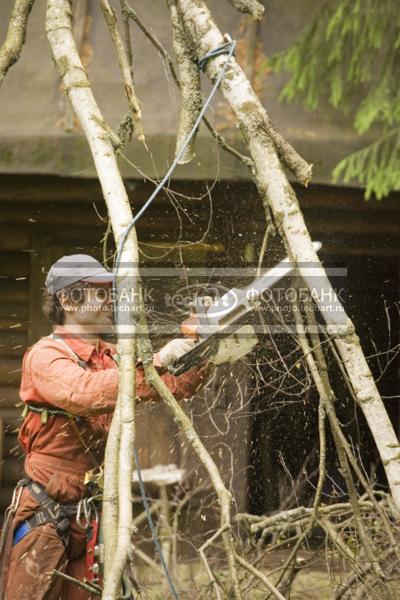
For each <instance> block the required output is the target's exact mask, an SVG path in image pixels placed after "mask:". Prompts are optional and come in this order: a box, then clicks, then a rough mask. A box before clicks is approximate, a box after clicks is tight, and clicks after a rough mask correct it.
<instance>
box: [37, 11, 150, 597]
mask: <svg viewBox="0 0 400 600" xmlns="http://www.w3.org/2000/svg"><path fill="white" fill-rule="evenodd" d="M46 31H47V36H48V39H49V42H50V45H51V49H52V53H53V58H54V62H55V66H56V68H57V70H58V72H59V74H60V76H61V78H62V81H63V84H64V90H65V93H66V94H67V95H68V98H69V100H70V102H71V104H72V107H73V109H74V111H75V113H76V115H77V117H78V119H79V122H80V123H81V126H82V129H83V131H84V133H85V135H86V137H87V140H88V142H89V145H90V149H91V151H92V155H93V160H94V163H95V166H96V170H97V174H98V177H99V181H100V184H101V187H102V190H103V196H104V200H105V202H106V205H107V209H108V213H109V215H110V219H111V225H112V228H113V233H114V237H115V241H116V244H117V246H118V244H119V241H120V239H121V236H122V235H123V233H124V230H125V228H126V227H127V225H128V224H129V222H130V221H131V219H132V211H131V207H130V204H129V200H128V196H127V194H126V190H125V187H124V184H123V181H122V178H121V175H120V172H119V169H118V165H117V161H116V157H115V150H114V147H113V137H112V132H111V131H110V130H109V128H108V126H107V124H106V123H105V121H104V118H103V116H102V114H101V111H100V109H99V107H98V106H97V104H96V101H95V99H94V96H93V94H92V92H91V89H90V84H89V81H88V78H87V75H86V71H85V69H84V68H83V66H82V63H81V60H80V58H79V54H78V51H77V48H76V45H75V41H74V39H73V35H72V27H71V7H70V3H69V1H68V0H48V5H47V20H46ZM121 262H122V263H123V265H124V267H123V268H121V269H120V270H119V271H118V289H121V287H127V288H128V289H132V288H136V286H137V285H138V281H139V279H138V246H137V239H136V232H135V230H134V229H132V230H131V232H130V235H129V236H128V238H127V240H126V243H125V245H124V249H123V251H122V254H121ZM126 265H128V266H126ZM136 297H137V293H134V295H133V298H136ZM117 322H118V314H117ZM135 333H136V328H135V327H134V326H133V325H132V331H131V335H129V336H124V337H123V336H121V335H119V331H118V346H117V348H118V355H119V357H120V364H119V367H120V368H119V388H118V404H117V409H116V411H115V413H114V418H113V423H112V426H111V430H110V434H109V437H108V443H107V449H106V462H105V484H104V489H105V493H104V499H103V524H104V543H105V584H104V595H103V597H104V598H106V599H110V600H111V599H114V598H115V597H116V595H117V593H118V589H119V586H120V581H121V576H122V572H123V569H124V566H125V564H126V558H127V555H128V551H129V548H130V543H131V533H132V501H131V482H132V471H133V442H134V398H135V368H134V365H135V364H136V361H135V345H136V344H135Z"/></svg>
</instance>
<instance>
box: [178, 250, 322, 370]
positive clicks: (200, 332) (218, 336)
mask: <svg viewBox="0 0 400 600" xmlns="http://www.w3.org/2000/svg"><path fill="white" fill-rule="evenodd" d="M313 246H314V249H315V251H316V252H318V251H319V250H320V249H321V247H322V244H321V242H313ZM294 270H296V263H294V262H292V261H290V260H289V258H285V259H283V260H282V261H281V262H280V263H278V264H277V265H275V266H274V267H272V268H271V269H268V270H267V271H265V272H264V273H263V274H262V275H260V276H259V277H256V278H255V279H254V280H253V281H252V282H251V283H250V284H249V285H247V286H246V287H245V288H232V289H230V290H229V291H228V292H226V293H225V294H224V295H223V296H221V297H219V298H218V299H217V300H213V299H212V298H211V297H210V296H203V297H198V298H197V299H196V301H195V305H194V309H195V312H194V314H192V315H191V316H190V317H189V318H188V319H186V320H185V321H183V322H182V324H181V331H182V333H183V335H185V336H186V337H190V338H194V339H195V340H196V343H195V345H194V346H193V348H191V349H190V350H189V351H188V352H186V354H184V355H183V356H181V357H180V358H179V359H178V360H176V361H174V362H173V363H172V364H171V365H169V367H168V370H169V371H170V372H171V373H172V374H173V375H181V374H182V373H185V371H188V370H189V369H191V368H192V367H194V366H196V365H197V364H199V363H201V362H203V361H205V360H209V361H211V362H212V363H214V364H215V365H221V364H224V363H233V362H236V361H237V360H239V359H241V358H243V357H244V356H246V354H248V353H249V352H251V350H252V349H253V348H254V346H256V345H257V344H258V337H257V334H256V331H255V329H254V327H253V325H251V324H242V325H238V321H239V320H242V318H243V316H244V315H246V314H248V313H250V312H251V311H254V310H255V309H256V308H257V307H258V306H260V302H261V300H262V294H263V292H265V291H266V290H267V289H269V288H272V287H273V286H274V285H275V284H276V283H277V282H278V281H280V280H281V279H283V278H284V277H287V276H288V275H290V274H291V273H292V272H293V271H294Z"/></svg>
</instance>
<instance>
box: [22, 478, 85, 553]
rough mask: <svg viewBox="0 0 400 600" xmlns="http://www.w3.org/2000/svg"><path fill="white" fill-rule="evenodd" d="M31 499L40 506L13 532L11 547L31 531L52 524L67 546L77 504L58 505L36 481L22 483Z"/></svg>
mask: <svg viewBox="0 0 400 600" xmlns="http://www.w3.org/2000/svg"><path fill="white" fill-rule="evenodd" d="M23 485H24V487H26V488H27V489H28V491H29V493H30V494H31V495H32V497H33V498H34V499H35V500H36V502H37V503H38V504H40V509H39V510H37V511H36V512H35V513H34V514H33V515H32V517H30V518H29V519H27V520H26V521H23V522H22V523H20V524H19V525H18V527H16V529H15V530H14V536H13V545H15V544H18V542H19V541H21V540H22V539H23V538H24V537H25V536H26V535H27V534H28V533H29V532H30V531H32V529H34V528H35V527H39V526H40V525H45V524H46V523H52V524H53V525H54V526H55V528H56V532H57V534H58V535H59V536H60V538H61V539H62V540H63V542H64V544H65V545H67V543H68V538H69V528H70V517H73V516H75V515H76V514H77V512H78V506H77V504H60V503H59V502H57V501H56V500H54V498H52V497H51V496H49V494H48V493H47V492H46V491H45V490H44V488H43V487H42V486H41V485H39V484H38V483H37V482H36V481H32V480H30V481H27V482H24V484H23Z"/></svg>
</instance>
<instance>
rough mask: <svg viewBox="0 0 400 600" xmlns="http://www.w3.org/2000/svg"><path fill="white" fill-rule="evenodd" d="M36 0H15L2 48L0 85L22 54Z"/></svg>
mask: <svg viewBox="0 0 400 600" xmlns="http://www.w3.org/2000/svg"><path fill="white" fill-rule="evenodd" d="M34 1H35V0H15V4H14V8H13V10H12V13H11V17H10V22H9V24H8V30H7V36H6V41H5V42H4V44H3V45H2V47H1V48H0V86H1V84H2V83H3V81H4V79H5V76H6V75H7V71H8V70H9V68H10V67H12V66H13V65H14V64H15V63H16V62H17V60H18V59H19V57H20V56H21V52H22V46H23V45H24V43H25V37H26V26H27V23H28V18H29V14H30V12H31V10H32V6H33V3H34Z"/></svg>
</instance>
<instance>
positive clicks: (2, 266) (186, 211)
mask: <svg viewBox="0 0 400 600" xmlns="http://www.w3.org/2000/svg"><path fill="white" fill-rule="evenodd" d="M174 187H175V189H177V190H178V192H179V193H181V194H186V195H188V194H189V195H190V196H192V198H191V199H190V201H187V200H185V199H184V198H183V197H180V196H179V197H178V198H177V199H178V201H179V202H180V203H181V205H180V206H178V207H177V206H176V203H175V206H172V205H171V203H170V200H169V199H168V198H167V196H165V195H163V196H161V197H160V198H157V200H156V201H155V203H154V205H153V206H152V208H151V209H150V210H149V212H148V213H146V216H145V217H144V218H142V219H141V221H140V222H139V225H138V236H139V240H140V241H141V242H144V245H142V246H141V248H142V250H143V251H144V252H145V253H146V254H147V255H149V254H150V255H151V254H152V255H153V256H157V253H159V252H160V251H161V252H164V251H165V249H166V248H168V244H171V243H173V242H175V241H176V240H178V239H179V235H180V233H181V239H184V240H192V241H193V242H197V246H194V247H192V248H191V249H190V252H191V254H190V255H188V254H186V255H185V253H184V254H183V259H184V260H187V257H188V256H189V258H190V260H193V261H195V262H196V264H197V265H203V266H208V267H210V266H212V265H221V266H222V265H232V264H243V263H244V259H243V253H244V248H245V247H247V248H248V247H249V246H248V245H249V244H253V246H254V252H255V253H257V249H258V248H259V245H260V240H261V239H262V234H263V230H264V216H263V213H262V210H261V207H260V205H259V202H258V200H257V197H256V193H255V190H254V187H253V186H251V185H250V184H235V183H232V184H230V185H227V184H226V183H224V184H218V185H215V187H214V188H213V190H212V194H211V197H210V196H209V195H208V194H207V191H206V188H205V185H204V183H197V184H193V183H192V184H188V183H184V182H183V183H179V184H176V186H174ZM128 189H129V192H130V195H131V198H132V201H133V205H134V207H135V210H136V209H137V208H138V207H139V206H140V205H141V204H142V203H143V201H144V200H145V199H146V198H147V197H148V195H149V194H150V192H151V191H152V186H151V185H148V184H145V183H143V182H137V181H131V182H128ZM300 199H301V203H302V205H303V207H304V211H305V216H306V220H307V222H308V224H309V227H310V230H311V232H312V235H313V237H314V239H321V240H322V241H323V243H324V250H323V256H326V257H328V256H330V257H345V256H349V255H358V256H361V257H362V256H377V257H379V256H382V257H384V256H391V257H396V256H399V254H400V233H399V228H398V216H399V211H400V203H399V201H398V198H397V197H393V198H391V199H388V200H385V201H383V202H381V203H376V202H375V203H373V202H370V203H366V202H364V201H363V199H362V196H361V193H360V192H355V191H351V190H340V189H335V188H330V187H314V188H311V189H310V190H308V191H302V190H300ZM177 211H178V212H179V218H178V216H177ZM105 214H106V211H105V208H104V204H103V201H102V198H101V192H100V189H99V187H98V185H97V183H96V182H95V181H92V180H73V179H61V178H56V177H33V176H25V177H24V176H19V177H12V176H2V177H0V223H1V230H2V233H1V236H0V251H1V256H0V482H1V488H0V511H3V510H4V508H5V506H6V505H7V503H8V501H9V499H10V496H11V492H12V487H13V485H14V484H15V482H16V481H17V480H18V478H19V477H20V475H21V470H22V460H21V458H20V451H19V449H18V446H17V437H16V436H17V428H18V423H19V415H20V412H21V403H20V401H19V397H18V385H19V378H20V368H21V357H22V354H23V352H24V350H25V348H26V347H27V346H28V345H29V344H31V343H33V342H34V341H36V340H37V339H38V338H39V337H40V336H41V335H45V334H47V333H49V326H48V324H46V322H45V321H44V319H43V317H42V315H41V309H40V306H41V288H42V286H43V283H44V279H45V274H46V272H47V270H48V268H49V266H50V265H51V264H52V262H54V261H55V260H56V259H57V258H59V257H60V256H62V255H64V254H71V253H76V252H88V253H91V254H94V255H96V256H97V257H98V258H101V253H102V241H101V240H102V237H103V235H104V232H105V230H106V221H105V220H104V218H103V217H104V216H105ZM210 224H211V225H210ZM180 228H182V231H181V232H180ZM148 244H151V245H150V246H149V245H148ZM185 257H186V258H185ZM180 258H181V257H180V254H179V253H177V252H175V253H172V254H170V255H168V259H166V260H169V261H170V262H169V264H179V262H180ZM142 260H143V264H146V261H148V259H146V258H144V257H142ZM163 260H164V259H163ZM235 261H236V262H235ZM234 284H235V282H233V285H234ZM224 376H225V379H228V381H229V380H231V381H234V380H235V377H232V374H230V373H228V374H226V373H225V375H224ZM216 385H219V383H218V381H217V382H214V383H213V384H212V386H211V388H212V389H210V390H209V391H208V396H207V395H205V396H203V397H202V398H200V399H199V400H198V402H197V404H191V403H189V404H188V405H187V410H188V412H189V413H190V414H191V416H192V417H193V419H194V422H195V424H196V427H197V428H198V429H199V431H200V432H201V433H202V435H203V438H204V440H205V442H206V445H208V447H209V448H210V449H212V451H213V455H214V456H215V457H216V460H217V461H218V462H219V463H220V464H222V465H223V472H224V474H225V478H226V480H227V481H228V482H229V483H232V485H233V487H234V490H235V496H236V500H237V503H238V508H239V509H240V510H243V509H245V508H246V499H247V483H248V480H247V470H248V468H249V459H248V444H249V439H250V430H249V422H248V418H247V417H245V416H244V415H245V414H246V411H244V413H243V414H241V413H240V410H239V412H238V413H237V414H236V418H235V419H232V422H231V423H230V424H229V427H227V428H225V425H226V423H225V417H224V410H223V407H222V409H221V406H220V407H217V408H215V409H212V410H211V411H210V410H209V406H208V402H209V398H210V397H212V395H213V394H214V393H215V386H216ZM244 385H245V383H244V382H243V386H244ZM235 393H236V392H235V391H234V390H233V388H232V387H231V388H230V387H229V386H228V387H225V388H224V389H223V391H222V395H223V396H224V397H225V398H232V397H233V396H234V394H235ZM193 407H194V409H193ZM139 412H140V417H139V419H140V420H139V424H138V438H139V445H140V447H141V457H142V466H143V467H146V466H151V465H154V464H157V463H159V462H164V463H169V462H176V463H178V464H181V465H183V466H185V467H187V468H188V469H191V468H192V467H193V466H194V464H195V461H194V458H193V456H192V454H191V452H190V451H189V450H188V449H187V447H185V445H182V443H181V441H180V440H179V439H178V438H177V436H176V430H175V426H174V423H173V422H172V420H171V418H170V417H169V415H167V414H166V411H165V409H164V408H163V407H162V406H158V405H146V406H143V407H140V409H139ZM232 457H233V458H232ZM232 465H233V467H232ZM232 471H233V472H232Z"/></svg>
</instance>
